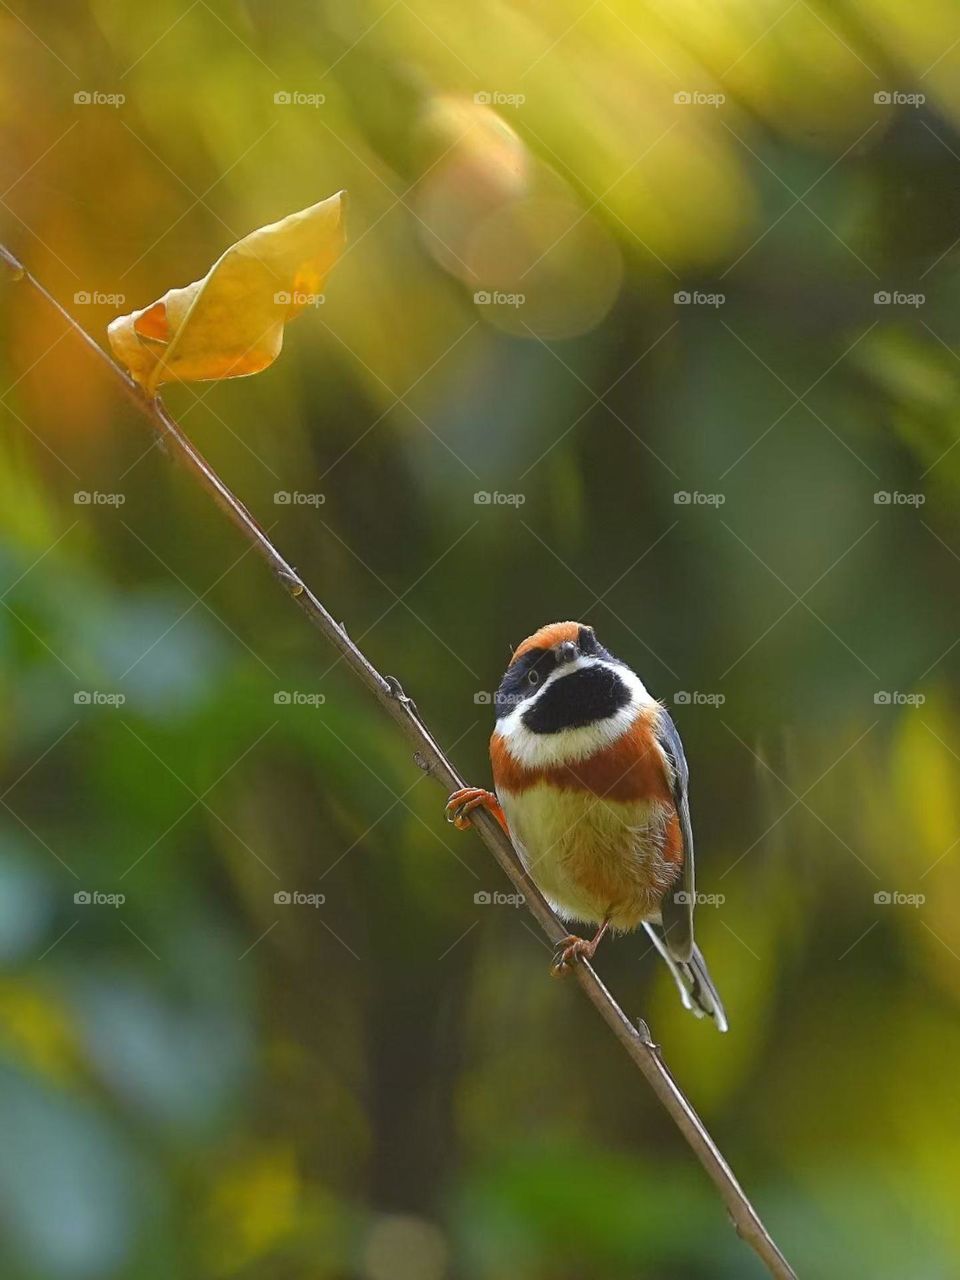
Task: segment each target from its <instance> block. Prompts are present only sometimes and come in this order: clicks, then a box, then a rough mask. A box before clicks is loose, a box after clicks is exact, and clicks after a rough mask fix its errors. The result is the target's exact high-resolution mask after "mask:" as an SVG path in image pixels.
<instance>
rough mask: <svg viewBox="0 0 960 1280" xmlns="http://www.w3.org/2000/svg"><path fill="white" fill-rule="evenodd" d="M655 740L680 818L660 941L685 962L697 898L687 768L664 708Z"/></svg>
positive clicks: (691, 942)
mask: <svg viewBox="0 0 960 1280" xmlns="http://www.w3.org/2000/svg"><path fill="white" fill-rule="evenodd" d="M657 741H658V742H659V744H660V746H661V748H662V749H663V752H664V754H665V755H666V757H667V760H668V761H669V763H670V767H671V770H672V774H673V776H672V779H671V789H672V791H673V803H674V804H675V805H676V809H677V815H678V817H679V819H680V834H681V837H682V839H683V875H682V879H681V881H680V886H679V887H678V888H675V889H673V890H671V891H670V892H669V893H668V894H667V895H666V896H665V897H664V899H663V903H662V906H661V911H662V917H663V932H664V941H665V942H666V945H667V948H668V950H669V952H670V955H671V956H672V957H673V958H674V959H675V960H681V961H684V962H689V961H690V959H691V957H692V956H693V954H694V950H695V947H694V940H693V908H694V905H695V903H696V898H697V888H696V875H695V870H694V860H693V832H692V830H691V828H690V801H689V799H688V796H687V784H688V780H689V776H690V774H689V770H688V768H687V759H686V756H685V755H684V754H683V743H682V742H681V741H680V735H679V733H677V727H676V725H675V724H674V723H673V721H672V720H671V719H670V716H669V714H668V712H667V711H666V710H661V712H660V715H659V718H658V724H657Z"/></svg>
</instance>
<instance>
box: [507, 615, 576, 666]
mask: <svg viewBox="0 0 960 1280" xmlns="http://www.w3.org/2000/svg"><path fill="white" fill-rule="evenodd" d="M587 625H588V624H587V623H585V622H548V623H547V625H546V626H545V627H541V628H540V630H539V631H535V632H534V633H533V635H532V636H527V638H526V640H524V641H523V642H522V643H521V644H518V645H517V647H516V649H514V651H513V657H512V658H511V659H510V665H511V667H512V666H513V664H514V663H515V662H516V660H517V659H518V658H522V657H523V655H524V654H525V653H529V652H530V650H531V649H552V648H553V647H554V645H557V644H562V643H563V641H564V640H573V641H574V643H576V640H577V637H578V636H579V634H580V628H581V627H585V626H587Z"/></svg>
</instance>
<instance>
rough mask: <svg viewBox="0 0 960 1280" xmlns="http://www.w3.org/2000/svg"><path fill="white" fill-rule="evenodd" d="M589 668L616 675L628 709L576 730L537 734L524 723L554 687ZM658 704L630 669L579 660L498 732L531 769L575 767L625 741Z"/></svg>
mask: <svg viewBox="0 0 960 1280" xmlns="http://www.w3.org/2000/svg"><path fill="white" fill-rule="evenodd" d="M587 667H605V668H606V669H607V670H609V671H613V672H615V673H616V675H617V677H618V678H619V679H620V680H621V681H622V682H623V683H624V684H625V685H626V686H627V690H628V692H629V694H630V701H629V702H628V703H627V704H626V706H624V707H621V708H620V710H619V711H616V712H614V714H613V715H612V716H606V717H604V719H602V720H594V721H593V723H592V724H585V725H581V726H580V727H579V728H577V729H561V730H560V731H559V732H558V733H534V732H533V731H532V730H530V729H528V728H527V726H526V725H525V724H524V723H523V717H524V716H525V715H526V713H527V712H528V711H529V710H530V709H531V708H532V707H534V706H536V704H537V701H538V700H539V699H540V698H542V697H543V695H544V693H545V692H546V690H547V689H549V688H550V686H551V684H554V683H555V682H556V681H557V680H562V679H563V678H564V676H568V675H571V674H572V673H573V672H574V671H583V670H584V669H585V668H587ZM656 705H657V703H656V699H654V698H651V696H650V694H649V693H648V692H647V690H646V689H645V688H644V685H643V682H642V681H641V680H640V678H639V677H638V676H636V675H634V673H633V672H632V671H631V670H630V669H629V667H621V666H618V665H616V664H615V663H611V662H603V661H601V660H600V659H599V658H577V659H576V661H574V662H569V663H566V664H565V665H564V666H562V667H561V668H560V669H559V670H558V671H554V672H552V673H551V674H550V675H549V676H548V677H547V679H546V680H545V681H544V682H543V686H542V688H540V689H538V691H537V692H536V693H535V694H534V696H533V697H531V698H527V699H526V700H525V701H524V702H522V703H520V705H519V706H516V707H514V708H513V710H512V711H511V712H510V714H509V715H507V716H504V717H503V719H502V720H500V722H499V723H498V725H497V730H496V731H497V734H498V735H499V736H500V737H501V738H502V739H503V742H504V745H505V746H506V748H507V751H508V752H509V753H510V755H511V756H512V757H513V759H514V760H516V761H517V763H518V764H522V765H525V766H526V767H527V768H528V769H536V768H541V769H542V768H550V767H551V766H554V765H562V764H575V763H576V762H577V761H579V760H586V759H587V757H588V756H592V755H593V754H594V753H595V752H597V751H601V750H603V748H604V747H609V746H610V745H611V743H614V742H616V741H617V739H618V738H622V737H623V735H624V734H625V733H626V732H627V730H628V729H629V728H630V726H631V725H632V724H633V722H634V720H636V718H637V713H638V712H639V711H641V710H642V709H643V708H644V707H652V706H656Z"/></svg>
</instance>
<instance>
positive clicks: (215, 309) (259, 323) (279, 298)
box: [107, 191, 346, 395]
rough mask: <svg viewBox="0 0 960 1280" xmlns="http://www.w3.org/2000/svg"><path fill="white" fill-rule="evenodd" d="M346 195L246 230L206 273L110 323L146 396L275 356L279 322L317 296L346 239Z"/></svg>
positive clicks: (118, 349)
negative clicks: (167, 384)
mask: <svg viewBox="0 0 960 1280" xmlns="http://www.w3.org/2000/svg"><path fill="white" fill-rule="evenodd" d="M345 204H346V193H345V192H343V191H340V192H338V193H337V194H336V195H335V196H330V198H329V199H327V200H321V201H320V203H319V204H315V205H311V206H310V208H309V209H302V210H301V211H300V212H299V213H291V214H290V216H289V217H286V218H283V219H282V220H281V221H280V222H272V223H270V224H269V225H268V226H265V227H260V228H258V230H256V231H251V232H250V234H249V235H247V236H244V237H243V239H242V240H238V241H237V243H236V244H234V245H231V246H230V248H229V249H227V251H226V252H225V253H224V254H222V255H221V257H219V258H218V259H217V261H216V262H215V263H214V264H213V266H212V267H211V268H210V270H209V271H208V272H207V274H206V275H205V276H204V277H203V279H202V280H196V281H194V283H193V284H189V285H187V286H186V287H185V288H182V289H170V290H169V291H168V292H167V293H165V294H164V295H163V297H162V298H160V299H159V300H158V301H157V302H154V303H151V305H150V306H148V307H144V308H143V309H142V310H141V311H134V312H131V314H130V315H127V316H119V317H118V318H117V319H116V320H114V321H113V322H112V323H111V324H110V326H109V327H108V329H107V335H108V337H109V339H110V345H111V347H112V348H113V352H114V355H115V356H116V357H117V359H118V360H119V361H120V362H121V363H122V364H123V365H124V366H125V367H126V368H127V369H128V370H129V371H130V373H131V374H132V376H133V377H134V378H135V379H136V380H137V382H139V383H140V385H141V386H143V387H144V388H146V390H147V391H148V392H150V394H151V395H152V394H153V393H154V392H155V391H156V389H157V387H159V386H160V384H161V383H164V382H171V381H181V382H199V381H209V380H214V379H220V378H242V377H246V376H247V375H249V374H251V373H259V372H260V371H261V370H262V369H266V368H267V366H268V365H270V364H272V363H273V361H274V360H276V358H277V356H278V355H279V354H280V349H281V347H282V346H283V329H284V325H285V324H286V323H287V322H288V321H289V320H292V319H293V318H294V317H295V316H297V315H299V313H300V312H301V311H302V310H303V309H304V307H306V306H310V305H311V304H313V303H315V302H316V301H317V300H318V299H319V298H321V297H322V295H321V290H322V288H323V284H324V281H325V280H326V277H327V275H328V274H329V272H330V269H331V268H332V267H333V265H334V263H335V262H336V260H337V258H338V257H339V256H340V253H341V252H342V250H343V246H344V243H345V239H346V237H345V232H344V208H345Z"/></svg>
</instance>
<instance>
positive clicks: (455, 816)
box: [445, 787, 507, 831]
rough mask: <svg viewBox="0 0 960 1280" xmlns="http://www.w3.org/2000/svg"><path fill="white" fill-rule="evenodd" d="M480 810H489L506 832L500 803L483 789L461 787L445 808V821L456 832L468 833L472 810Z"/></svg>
mask: <svg viewBox="0 0 960 1280" xmlns="http://www.w3.org/2000/svg"><path fill="white" fill-rule="evenodd" d="M480 808H483V809H489V810H490V812H491V813H492V814H493V816H494V817H495V818H496V820H497V821H498V822H499V823H500V825H501V827H503V829H504V831H506V829H507V820H506V818H505V816H504V813H503V809H502V808H501V807H500V801H499V800H498V799H497V797H496V796H495V795H494V794H493V792H492V791H486V790H485V789H484V788H483V787H461V788H460V790H459V791H454V793H453V795H452V796H451V797H450V799H449V800H448V801H447V803H446V806H445V812H446V815H447V821H448V822H452V823H453V825H454V826H455V827H456V828H457V830H458V831H469V829H470V828H471V827H472V826H473V822H472V821H471V819H470V814H471V813H472V812H473V810H474V809H480Z"/></svg>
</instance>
